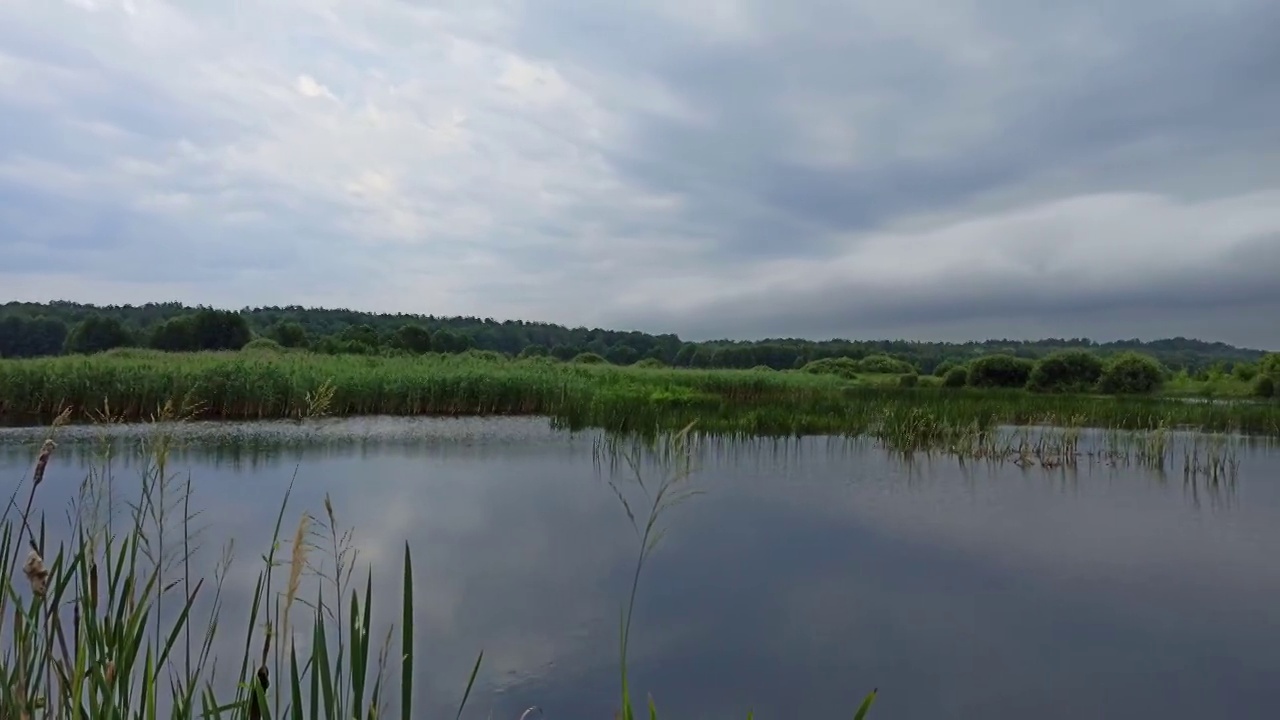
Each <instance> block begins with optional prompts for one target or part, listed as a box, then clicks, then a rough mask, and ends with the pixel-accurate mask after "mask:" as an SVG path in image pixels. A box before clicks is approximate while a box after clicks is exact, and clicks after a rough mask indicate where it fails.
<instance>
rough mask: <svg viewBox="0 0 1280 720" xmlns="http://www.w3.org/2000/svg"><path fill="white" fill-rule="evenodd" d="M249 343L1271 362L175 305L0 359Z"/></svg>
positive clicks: (689, 359) (72, 317) (658, 354)
mask: <svg viewBox="0 0 1280 720" xmlns="http://www.w3.org/2000/svg"><path fill="white" fill-rule="evenodd" d="M260 338H266V339H267V340H261V339H260ZM251 341H255V342H258V343H259V344H270V343H272V342H274V343H278V344H280V345H281V346H284V347H294V348H308V349H310V350H313V351H315V352H322V353H356V354H388V353H426V352H441V353H460V352H465V351H467V350H473V349H475V350H489V351H495V352H500V353H504V354H507V355H512V356H526V357H527V356H531V355H550V356H553V357H556V358H559V359H562V360H568V359H571V358H573V357H575V356H577V355H579V354H580V353H587V352H590V353H596V354H598V355H601V356H603V357H604V358H605V359H607V360H608V361H609V362H612V363H614V364H618V365H629V364H631V363H634V362H636V361H638V360H641V359H643V358H654V359H656V360H659V361H661V362H663V363H666V364H668V365H674V366H681V367H698V368H750V367H755V366H758V365H767V366H769V367H772V368H775V369H785V368H794V367H800V366H802V365H804V364H805V363H807V362H809V361H811V360H818V359H822V358H830V357H849V358H853V359H861V358H863V357H866V356H868V355H880V354H887V355H890V356H893V357H895V358H898V359H901V360H905V361H907V362H909V363H911V364H912V365H914V366H915V367H916V368H917V369H918V370H919V371H920V372H922V373H932V372H933V371H934V370H935V368H937V366H938V365H940V364H942V363H944V362H948V363H964V362H967V361H969V360H971V359H973V358H974V357H978V356H982V355H988V354H993V353H1007V354H1011V355H1016V356H1019V357H1025V358H1029V359H1035V358H1039V357H1041V356H1043V355H1045V354H1047V353H1050V352H1053V351H1055V350H1062V349H1067V348H1084V349H1088V350H1092V351H1094V352H1097V353H1099V354H1101V355H1110V354H1114V353H1118V352H1123V351H1127V350H1135V351H1138V352H1142V353H1146V354H1148V355H1151V356H1152V357H1155V358H1156V359H1158V360H1160V361H1161V362H1162V363H1164V365H1165V366H1166V367H1168V368H1170V369H1172V370H1182V369H1185V370H1187V371H1188V372H1189V373H1200V372H1205V371H1207V370H1209V369H1210V368H1218V369H1221V370H1223V371H1230V370H1231V368H1232V366H1233V365H1234V364H1235V363H1238V362H1256V361H1257V360H1258V359H1259V358H1261V357H1262V356H1263V355H1264V353H1263V352H1262V351H1260V350H1251V349H1246V348H1238V347H1234V346H1231V345H1227V344H1225V343H1220V342H1204V341H1201V340H1191V339H1187V338H1182V337H1178V338H1170V339H1164V340H1152V341H1149V342H1142V341H1140V340H1136V339H1135V340H1122V341H1117V342H1107V343H1097V342H1093V341H1091V340H1089V339H1087V338H1071V339H1060V338H1050V339H1045V340H1032V341H1025V340H984V341H973V342H965V343H943V342H913V341H907V340H838V339H837V340H822V341H815V340H804V339H797V338H769V339H763V340H714V341H708V342H685V341H683V340H681V339H680V338H679V337H678V336H676V335H674V334H663V335H650V334H649V333H643V332H636V331H630V332H627V331H619V330H602V329H599V328H591V329H588V328H585V327H577V328H569V327H565V326H563V325H554V324H551V323H541V322H527V321H521V320H505V321H498V320H494V319H493V318H477V317H435V316H431V315H405V314H394V315H393V314H382V313H369V312H358V311H354V310H340V309H339V310H329V309H322V308H304V307H299V306H289V307H264V308H245V309H243V310H239V311H230V310H215V309H213V308H207V307H190V306H187V305H182V304H180V303H148V304H146V305H141V306H132V305H107V306H95V305H86V304H81V303H73V302H64V301H56V302H51V303H20V302H10V303H6V304H4V305H0V357H6V358H9V357H39V356H45V355H59V354H64V353H92V352H101V351H104V350H109V349H112V348H116V347H148V348H154V349H158V350H167V351H175V352H178V351H194V350H236V349H240V348H241V347H243V346H245V345H246V344H248V343H249V342H251Z"/></svg>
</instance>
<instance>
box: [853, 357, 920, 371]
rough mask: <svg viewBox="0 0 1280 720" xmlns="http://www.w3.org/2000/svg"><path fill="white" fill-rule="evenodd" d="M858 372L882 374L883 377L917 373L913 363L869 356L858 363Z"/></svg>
mask: <svg viewBox="0 0 1280 720" xmlns="http://www.w3.org/2000/svg"><path fill="white" fill-rule="evenodd" d="M858 370H859V371H861V372H864V373H880V374H883V375H900V374H904V373H910V372H915V368H914V367H912V365H911V363H909V362H906V361H905V360H898V359H897V358H892V357H889V356H888V355H868V356H866V357H864V358H862V359H861V360H859V361H858Z"/></svg>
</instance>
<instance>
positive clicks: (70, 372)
mask: <svg viewBox="0 0 1280 720" xmlns="http://www.w3.org/2000/svg"><path fill="white" fill-rule="evenodd" d="M957 371H958V372H963V370H960V369H957V370H956V371H953V372H957ZM870 377H875V378H890V379H892V380H893V381H895V382H896V381H897V378H896V377H893V376H870ZM865 379H866V376H864V377H863V378H860V380H865ZM925 381H926V378H921V379H920V384H921V385H922V386H923V385H925ZM1242 394H1247V390H1246V391H1245V392H1243V393H1242ZM321 396H324V397H328V401H327V404H326V408H327V412H328V414H331V415H334V416H352V415H421V414H433V415H455V416H456V415H542V416H547V417H550V418H552V422H554V423H555V424H556V425H557V426H558V427H566V428H571V429H583V428H588V427H598V428H604V429H608V430H619V431H627V430H634V429H647V430H648V431H650V432H652V431H653V430H654V429H658V428H666V429H673V428H678V427H681V426H682V424H683V423H687V422H689V421H691V420H694V419H697V420H698V423H699V427H700V428H702V429H703V430H705V431H707V432H729V433H735V434H743V435H782V436H794V435H797V434H840V435H860V434H866V433H868V432H870V431H871V430H872V429H874V428H875V427H877V426H878V425H879V424H881V422H882V421H883V417H884V413H886V412H889V411H891V410H892V411H894V412H897V411H898V410H901V409H904V408H905V409H910V408H916V407H918V408H925V409H927V410H928V412H929V413H930V414H931V415H933V416H935V417H937V418H939V421H940V422H944V423H946V424H948V425H952V424H954V425H957V426H965V427H967V426H970V425H972V424H973V423H975V422H976V423H979V424H980V425H982V426H984V427H985V426H988V425H989V424H991V423H1006V424H1013V425H1017V424H1023V423H1043V422H1045V419H1046V418H1050V417H1057V418H1071V422H1073V423H1076V424H1086V425H1094V426H1100V427H1115V428H1123V429H1145V428H1149V427H1153V426H1160V425H1167V426H1174V425H1186V426H1189V427H1200V428H1204V429H1207V430H1214V431H1219V430H1221V431H1228V430H1234V431H1241V432H1252V433H1264V434H1269V435H1277V436H1280V406H1277V405H1275V404H1271V403H1266V404H1263V403H1236V404H1230V405H1221V404H1209V403H1187V402H1182V401H1179V400H1168V399H1161V398H1146V397H1135V398H1126V397H1114V398H1104V397H1098V396H1080V395H1061V394H1054V395H1033V394H1030V393H1021V392H1019V393H1009V392H982V391H976V390H975V391H968V392H965V393H963V394H957V393H943V392H941V391H939V390H935V389H932V388H926V387H920V388H918V389H908V390H902V389H898V388H883V387H880V384H879V383H876V384H858V383H856V382H855V383H851V382H850V381H848V380H846V379H845V378H843V377H841V376H838V375H834V376H833V375H829V374H821V373H820V374H813V373H805V372H756V371H751V370H690V369H680V368H666V369H662V368H653V369H635V368H633V367H616V366H612V365H608V364H596V365H594V366H587V365H581V364H575V363H558V362H554V361H551V360H548V359H542V358H531V359H526V360H522V361H519V362H515V361H509V360H505V359H499V360H493V359H490V360H483V359H481V357H479V356H468V355H440V354H434V353H428V354H426V355H421V356H416V355H415V356H399V357H383V356H366V357H361V356H351V355H347V356H342V355H338V356H334V355H325V354H318V353H310V352H286V353H244V352H238V353H230V352H222V353H190V354H174V353H162V352H158V351H154V350H138V349H118V350H113V351H110V352H108V353H103V354H101V355H96V356H92V357H85V356H63V357H55V358H35V359H15V360H0V425H13V424H31V423H32V422H43V421H46V420H47V419H49V418H51V417H53V416H54V415H56V414H57V413H58V412H59V411H60V410H61V409H62V407H63V406H64V405H71V406H73V410H74V414H73V417H74V418H75V419H76V420H81V421H92V420H93V419H95V418H97V417H98V416H99V413H100V412H101V411H103V410H109V411H110V413H111V415H112V416H113V417H119V418H122V419H130V420H138V419H145V418H148V417H150V416H151V415H153V414H154V413H155V412H156V410H157V408H161V407H164V406H165V405H172V406H174V407H180V408H184V409H186V411H188V413H189V416H190V417H193V418H199V419H209V420H214V419H222V420H236V419H260V418H296V417H302V416H308V415H309V414H312V410H311V408H312V407H313V406H314V404H315V402H316V398H318V397H321Z"/></svg>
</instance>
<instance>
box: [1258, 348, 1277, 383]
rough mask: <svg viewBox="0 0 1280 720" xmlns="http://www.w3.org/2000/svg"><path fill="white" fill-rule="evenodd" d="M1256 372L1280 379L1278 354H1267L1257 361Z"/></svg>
mask: <svg viewBox="0 0 1280 720" xmlns="http://www.w3.org/2000/svg"><path fill="white" fill-rule="evenodd" d="M1258 372H1260V373H1262V374H1263V375H1270V376H1271V377H1273V378H1280V353H1268V354H1267V355H1265V356H1263V358H1262V359H1261V360H1259V361H1258Z"/></svg>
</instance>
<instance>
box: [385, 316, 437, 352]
mask: <svg viewBox="0 0 1280 720" xmlns="http://www.w3.org/2000/svg"><path fill="white" fill-rule="evenodd" d="M391 345H392V347H395V348H397V349H399V350H404V351H406V352H411V353H416V354H418V355H421V354H423V353H429V352H431V332H430V331H429V330H427V329H426V328H424V327H422V326H421V325H415V324H413V323H406V324H404V325H401V326H400V327H398V328H396V331H395V334H394V335H392V336H391Z"/></svg>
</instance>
